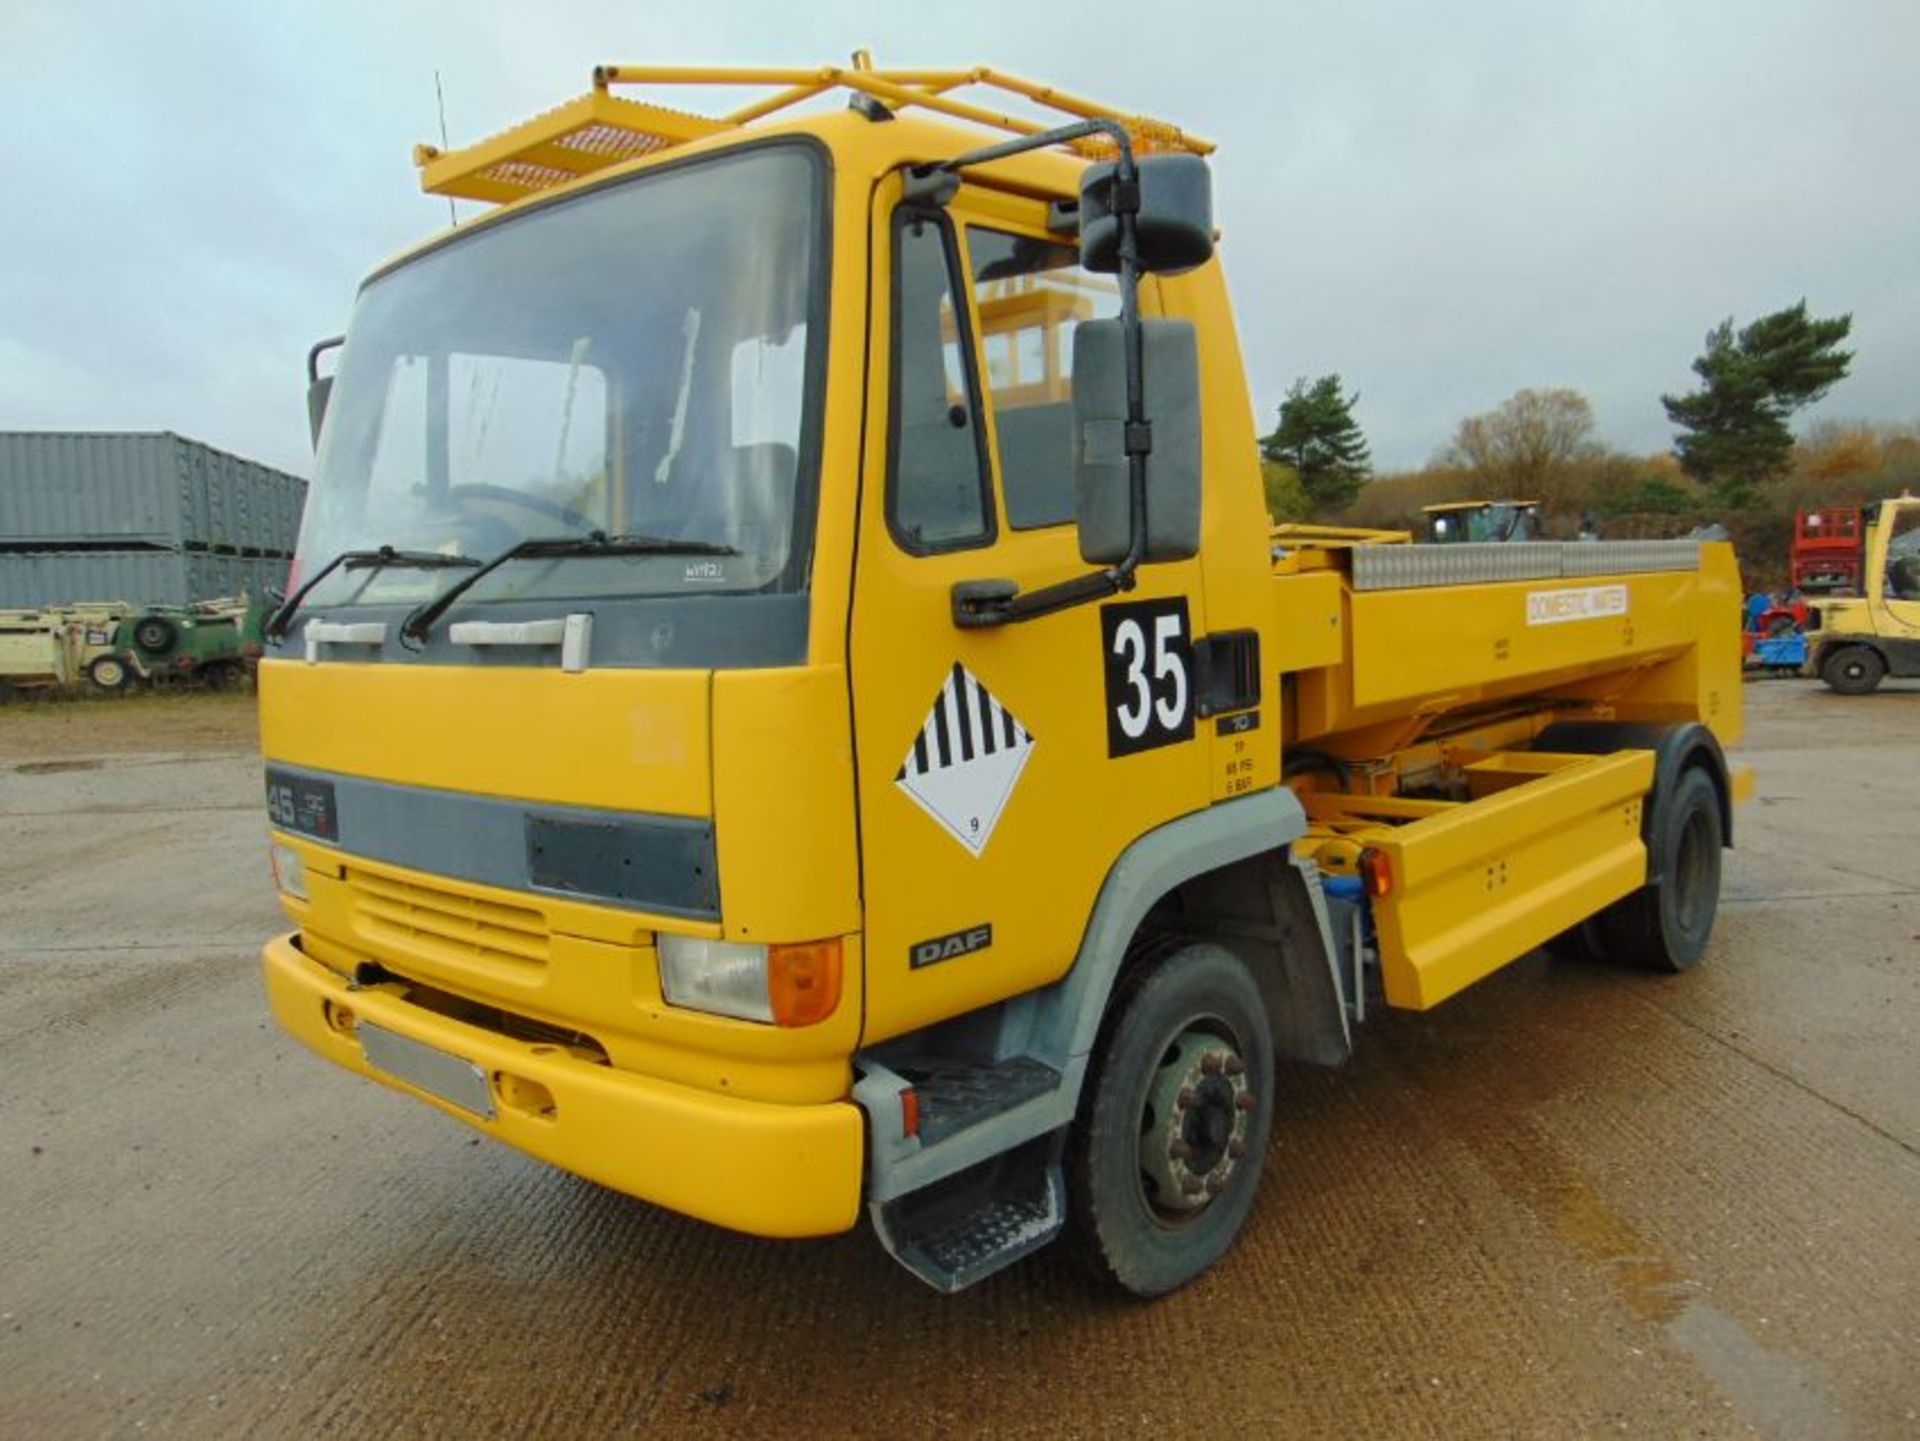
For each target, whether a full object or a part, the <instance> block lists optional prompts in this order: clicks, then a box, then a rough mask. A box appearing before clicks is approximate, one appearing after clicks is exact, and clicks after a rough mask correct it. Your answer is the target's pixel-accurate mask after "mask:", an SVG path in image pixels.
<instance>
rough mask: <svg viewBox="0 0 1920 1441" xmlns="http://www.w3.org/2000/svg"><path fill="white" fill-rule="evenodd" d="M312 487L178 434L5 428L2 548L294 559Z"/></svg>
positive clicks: (0, 454)
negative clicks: (151, 549)
mask: <svg viewBox="0 0 1920 1441" xmlns="http://www.w3.org/2000/svg"><path fill="white" fill-rule="evenodd" d="M306 490H307V483H306V482H305V481H304V480H302V479H300V477H298V476H295V475H289V474H287V473H286V472H285V471H279V470H274V469H273V468H271V467H270V466H264V465H259V464H256V463H255V462H253V461H250V460H244V459H242V458H241V457H239V456H237V455H229V454H228V453H227V452H225V451H222V450H215V449H214V448H213V447H212V446H210V445H202V444H201V443H200V442H199V441H195V440H188V439H186V438H185V437H184V436H178V435H174V434H172V433H171V432H160V433H150V434H134V433H111V432H61V431H0V547H5V548H8V549H22V548H32V549H44V550H56V549H65V550H74V549H78V548H80V547H83V546H101V545H105V546H111V547H115V548H126V549H139V548H145V547H157V548H162V549H168V550H188V551H192V550H209V551H221V552H240V553H252V554H256V555H274V556H287V555H291V554H292V552H293V547H294V542H295V541H296V540H297V539H298V537H299V532H300V512H301V509H302V508H303V506H304V505H305V503H306Z"/></svg>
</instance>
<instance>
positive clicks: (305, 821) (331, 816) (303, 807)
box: [267, 768, 340, 841]
mask: <svg viewBox="0 0 1920 1441" xmlns="http://www.w3.org/2000/svg"><path fill="white" fill-rule="evenodd" d="M267 818H268V819H269V820H271V821H272V822H273V823H274V824H275V825H276V826H279V827H280V829H282V830H285V831H298V832H299V833H300V834H301V835H303V836H312V837H313V838H314V839H315V840H320V841H337V840H339V839H340V812H339V810H338V808H337V807H336V806H335V804H334V798H333V782H332V781H321V780H315V779H313V778H312V777H311V776H297V775H294V774H293V773H291V772H290V771H282V770H273V769H271V768H270V769H269V770H268V771H267Z"/></svg>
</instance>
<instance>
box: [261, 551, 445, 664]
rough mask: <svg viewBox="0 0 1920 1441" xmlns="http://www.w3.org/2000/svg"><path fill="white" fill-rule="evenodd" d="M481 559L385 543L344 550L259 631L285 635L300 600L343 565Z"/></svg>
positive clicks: (427, 566) (422, 565) (426, 565)
mask: <svg viewBox="0 0 1920 1441" xmlns="http://www.w3.org/2000/svg"><path fill="white" fill-rule="evenodd" d="M479 564H480V562H479V561H477V560H475V559H474V558H473V557H472V556H470V555H448V554H446V553H445V552H444V551H438V550H396V549H395V548H394V547H393V546H390V545H383V546H381V547H379V548H378V549H377V550H343V551H341V552H340V554H338V555H336V556H335V557H334V558H333V559H332V560H330V561H328V562H327V563H326V564H325V565H323V566H321V567H320V569H318V570H316V571H315V572H314V573H313V574H312V575H311V576H309V577H308V578H307V579H306V581H304V582H303V583H302V584H301V586H300V588H299V589H298V590H296V591H294V593H293V594H292V595H290V596H288V597H287V598H286V599H285V600H284V601H282V602H281V603H280V608H279V609H278V610H276V611H275V612H274V613H273V614H272V615H270V616H268V617H267V619H266V623H265V624H264V625H262V626H261V627H260V633H261V634H262V635H263V636H265V637H266V638H267V639H268V640H274V641H277V640H280V639H282V638H283V637H285V635H286V633H287V627H288V626H290V625H292V624H293V618H294V616H295V615H296V614H298V613H299V610H300V606H301V603H302V602H304V601H305V600H306V598H307V597H308V596H309V595H310V594H312V592H313V588H314V587H315V586H317V585H319V584H320V582H321V581H323V580H325V579H326V578H327V577H328V576H330V575H332V574H333V573H334V572H335V571H336V570H340V569H342V568H343V567H344V568H345V569H347V570H379V569H384V568H385V567H387V566H390V565H399V566H408V567H411V568H412V569H414V570H445V569H448V568H450V567H454V566H474V567H476V568H477V567H478V566H479Z"/></svg>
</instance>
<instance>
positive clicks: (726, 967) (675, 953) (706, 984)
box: [659, 935, 773, 1022]
mask: <svg viewBox="0 0 1920 1441" xmlns="http://www.w3.org/2000/svg"><path fill="white" fill-rule="evenodd" d="M659 950H660V994H661V995H662V996H664V997H665V998H666V1002H667V1004H668V1005H670V1006H685V1007H687V1008H688V1009H689V1010H694V1011H711V1012H713V1013H714V1014H715V1015H719V1016H738V1017H739V1018H740V1019H741V1020H743V1021H768V1022H771V1021H772V1020H773V1000H772V998H771V997H769V996H768V994H767V948H766V947H765V946H751V945H741V944H740V943H738V942H736V941H702V940H695V939H694V938H693V937H691V936H668V935H663V936H661V937H660V939H659Z"/></svg>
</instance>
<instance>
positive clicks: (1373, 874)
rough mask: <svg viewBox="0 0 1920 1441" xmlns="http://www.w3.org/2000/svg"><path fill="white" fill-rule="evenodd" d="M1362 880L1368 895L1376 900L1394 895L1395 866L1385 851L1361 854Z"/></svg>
mask: <svg viewBox="0 0 1920 1441" xmlns="http://www.w3.org/2000/svg"><path fill="white" fill-rule="evenodd" d="M1360 879H1361V881H1362V882H1363V883H1364V884H1365V885H1366V888H1367V894H1368V895H1369V896H1372V897H1373V898H1374V899H1375V900H1378V899H1380V898H1381V897H1382V896H1386V895H1389V894H1391V893H1392V891H1393V865H1392V863H1391V862H1390V861H1389V860H1388V859H1387V854H1386V852H1385V851H1376V850H1372V849H1368V850H1364V851H1362V852H1360Z"/></svg>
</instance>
